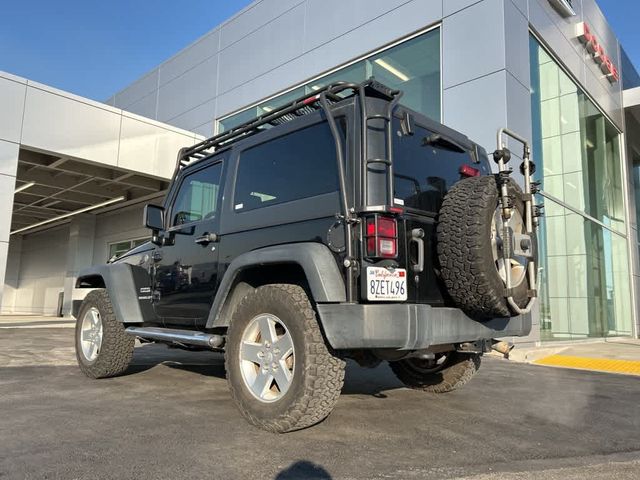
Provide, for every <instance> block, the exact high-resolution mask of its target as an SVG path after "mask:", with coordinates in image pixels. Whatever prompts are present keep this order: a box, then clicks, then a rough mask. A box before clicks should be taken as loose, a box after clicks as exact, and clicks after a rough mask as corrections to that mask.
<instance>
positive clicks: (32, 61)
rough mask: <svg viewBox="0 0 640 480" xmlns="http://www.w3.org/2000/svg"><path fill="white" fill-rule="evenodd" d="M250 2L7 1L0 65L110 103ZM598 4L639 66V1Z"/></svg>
mask: <svg viewBox="0 0 640 480" xmlns="http://www.w3.org/2000/svg"><path fill="white" fill-rule="evenodd" d="M345 1H349V0H345ZM249 3H250V0H102V1H99V0H11V1H8V0H6V1H3V2H2V9H1V14H0V70H5V71H7V72H9V73H13V74H16V75H20V76H23V77H27V78H29V79H32V80H36V81H39V82H42V83H45V84H48V85H52V86H54V87H58V88H61V89H63V90H68V91H70V92H73V93H76V94H78V95H82V96H85V97H89V98H93V99H96V100H106V99H107V98H108V97H110V96H111V95H113V94H114V93H116V92H117V91H118V90H120V89H122V88H123V87H125V86H127V85H129V84H130V83H131V82H133V81H134V80H136V79H137V78H139V77H141V76H142V75H143V74H145V73H146V72H148V71H149V70H151V69H152V68H153V67H155V66H156V65H158V64H159V63H160V62H162V61H163V60H166V59H167V58H169V57H170V56H171V55H172V54H174V53H176V52H178V51H179V50H181V49H182V48H184V47H186V46H187V45H188V44H190V43H191V42H193V41H194V40H196V39H197V38H198V37H200V36H201V35H203V34H204V33H206V32H208V31H209V30H211V29H212V28H213V27H214V26H216V25H218V24H219V23H221V22H222V21H224V20H226V19H227V18H229V17H231V16H232V15H233V14H234V13H236V12H238V11H239V10H241V9H242V8H244V7H245V6H246V5H248V4H249ZM598 3H599V4H600V6H601V8H602V9H603V11H604V12H605V15H606V16H607V18H608V19H609V22H610V23H611V25H612V27H613V28H614V30H615V31H616V33H617V35H618V37H619V38H620V39H621V41H622V43H623V45H624V47H625V50H626V51H627V53H628V54H629V56H630V57H631V59H632V61H633V62H634V64H635V65H636V67H637V68H638V69H640V27H639V26H638V20H640V0H598Z"/></svg>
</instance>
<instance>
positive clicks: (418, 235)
mask: <svg viewBox="0 0 640 480" xmlns="http://www.w3.org/2000/svg"><path fill="white" fill-rule="evenodd" d="M423 238H424V230H423V229H421V228H414V229H413V230H411V239H410V240H409V242H411V243H415V244H416V246H417V247H418V261H417V262H416V263H414V264H413V265H411V270H413V272H414V273H421V272H422V271H424V240H423Z"/></svg>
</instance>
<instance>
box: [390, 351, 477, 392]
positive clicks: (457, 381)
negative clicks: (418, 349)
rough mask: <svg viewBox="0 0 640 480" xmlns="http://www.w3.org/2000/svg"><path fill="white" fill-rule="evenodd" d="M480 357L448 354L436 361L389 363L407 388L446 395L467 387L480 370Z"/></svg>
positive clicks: (470, 354)
mask: <svg viewBox="0 0 640 480" xmlns="http://www.w3.org/2000/svg"><path fill="white" fill-rule="evenodd" d="M480 359H481V356H480V354H478V353H459V352H447V353H440V354H437V355H436V358H435V359H433V360H422V359H419V358H407V359H404V360H399V361H396V362H389V366H390V367H391V370H392V371H393V373H395V375H396V377H398V379H399V380H400V381H401V382H402V383H404V384H405V385H406V386H407V387H409V388H413V389H415V390H422V391H424V392H432V393H446V392H450V391H452V390H456V389H458V388H460V387H462V386H463V385H465V384H466V383H467V382H469V380H471V379H472V378H473V376H474V375H475V374H476V372H477V371H478V369H479V368H480Z"/></svg>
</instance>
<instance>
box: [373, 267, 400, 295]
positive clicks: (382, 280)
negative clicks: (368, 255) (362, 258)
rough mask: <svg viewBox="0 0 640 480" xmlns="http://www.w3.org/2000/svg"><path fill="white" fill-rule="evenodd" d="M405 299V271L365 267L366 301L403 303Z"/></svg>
mask: <svg viewBox="0 0 640 480" xmlns="http://www.w3.org/2000/svg"><path fill="white" fill-rule="evenodd" d="M406 299H407V271H406V270H405V269H403V268H394V269H387V268H382V267H367V300H371V301H404V300H406Z"/></svg>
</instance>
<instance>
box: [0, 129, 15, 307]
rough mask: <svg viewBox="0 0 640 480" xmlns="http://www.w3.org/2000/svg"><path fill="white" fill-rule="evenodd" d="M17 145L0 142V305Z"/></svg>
mask: <svg viewBox="0 0 640 480" xmlns="http://www.w3.org/2000/svg"><path fill="white" fill-rule="evenodd" d="M19 151H20V146H19V145H18V144H17V143H13V142H8V141H5V140H0V305H3V303H2V294H3V291H4V282H5V271H6V266H7V258H8V255H9V233H10V231H11V213H12V211H13V191H14V190H15V188H16V174H17V170H18V152H19Z"/></svg>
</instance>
